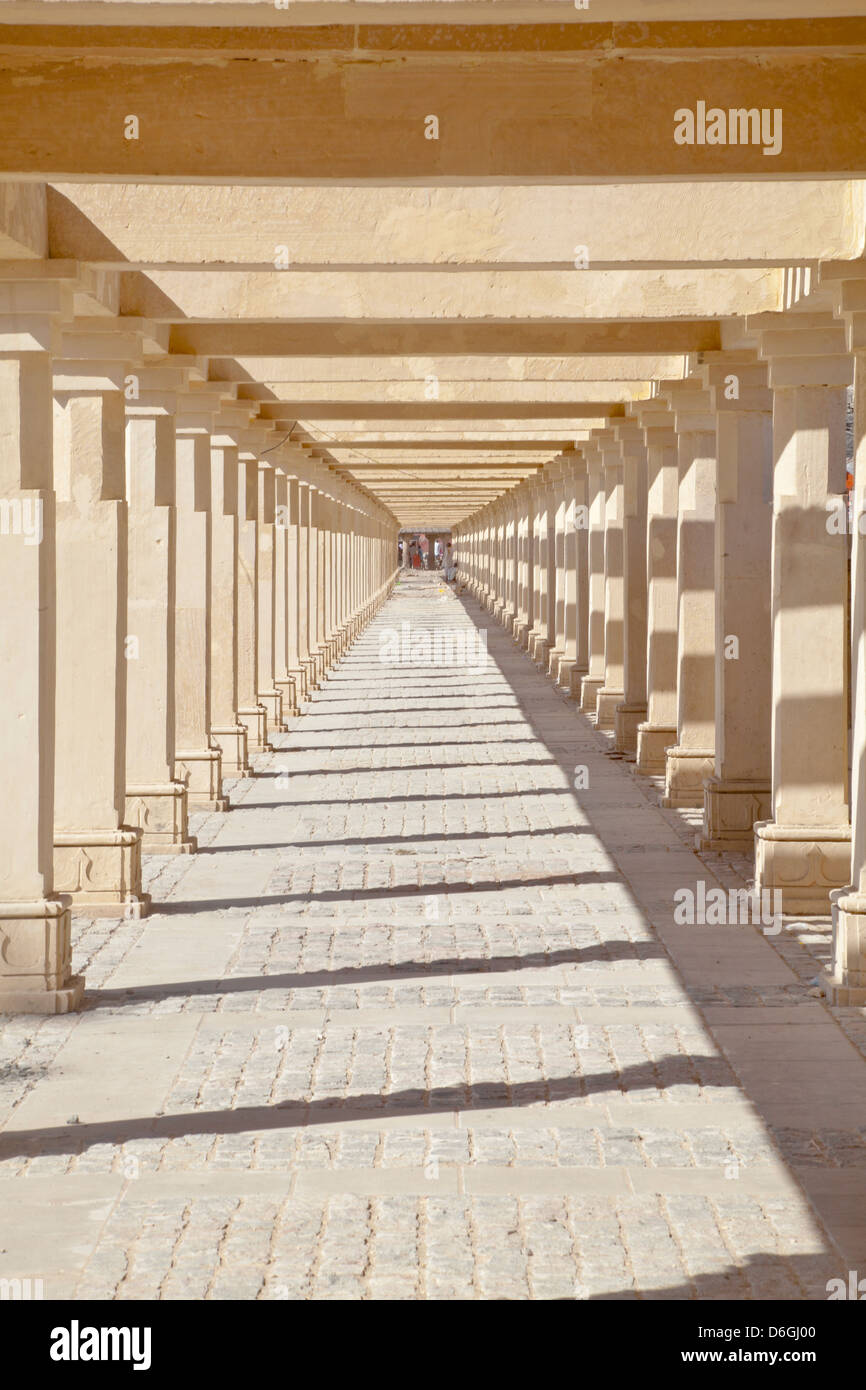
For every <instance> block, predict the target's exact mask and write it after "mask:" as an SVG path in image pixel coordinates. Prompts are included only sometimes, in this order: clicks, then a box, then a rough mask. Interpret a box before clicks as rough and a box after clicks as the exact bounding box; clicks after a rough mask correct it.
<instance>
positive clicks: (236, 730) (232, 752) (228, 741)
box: [210, 723, 253, 777]
mask: <svg viewBox="0 0 866 1390" xmlns="http://www.w3.org/2000/svg"><path fill="white" fill-rule="evenodd" d="M210 735H211V738H212V739H213V741H214V743H217V744H219V748H220V752H221V753H222V764H223V777H252V775H253V772H252V768H251V767H250V760H249V756H248V754H247V726H246V724H241V723H236V724H224V725H221V726H220V727H218V728H216V727H215V728H213V729H211V731H210Z"/></svg>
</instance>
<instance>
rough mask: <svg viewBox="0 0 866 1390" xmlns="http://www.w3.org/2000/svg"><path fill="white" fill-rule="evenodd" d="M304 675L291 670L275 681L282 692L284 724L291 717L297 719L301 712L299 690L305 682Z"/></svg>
mask: <svg viewBox="0 0 866 1390" xmlns="http://www.w3.org/2000/svg"><path fill="white" fill-rule="evenodd" d="M302 675H303V673H302V672H300V671H289V672H288V674H287V675H285V676H280V678H279V680H275V681H274V685H275V686H276V688H277V690H279V692H280V699H281V703H282V711H283V723H284V724H285V723H286V721H287V720H289V719H295V718H296V717H297V716H298V715H299V714H300V712H301V706H300V695H299V691H300V687H301V685H302V684H303V680H302Z"/></svg>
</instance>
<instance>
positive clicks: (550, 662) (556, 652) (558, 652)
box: [547, 647, 565, 681]
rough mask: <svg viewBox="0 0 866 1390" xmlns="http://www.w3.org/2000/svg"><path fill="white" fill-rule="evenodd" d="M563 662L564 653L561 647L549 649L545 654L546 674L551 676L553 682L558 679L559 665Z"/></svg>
mask: <svg viewBox="0 0 866 1390" xmlns="http://www.w3.org/2000/svg"><path fill="white" fill-rule="evenodd" d="M564 660H565V652H564V651H563V650H562V647H551V648H550V651H549V652H548V653H547V674H548V675H549V676H552V677H553V679H554V681H556V680H558V678H559V663H560V662H561V661H564Z"/></svg>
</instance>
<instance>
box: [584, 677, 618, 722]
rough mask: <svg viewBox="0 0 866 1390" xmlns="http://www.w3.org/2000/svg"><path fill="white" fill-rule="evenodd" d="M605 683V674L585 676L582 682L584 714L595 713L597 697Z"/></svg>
mask: <svg viewBox="0 0 866 1390" xmlns="http://www.w3.org/2000/svg"><path fill="white" fill-rule="evenodd" d="M603 685H604V676H584V677H583V679H582V681H581V682H580V708H581V709H582V710H583V713H584V714H595V705H596V699H597V696H598V692H599V691H600V690H601V688H602V686H603ZM620 698H622V697H620Z"/></svg>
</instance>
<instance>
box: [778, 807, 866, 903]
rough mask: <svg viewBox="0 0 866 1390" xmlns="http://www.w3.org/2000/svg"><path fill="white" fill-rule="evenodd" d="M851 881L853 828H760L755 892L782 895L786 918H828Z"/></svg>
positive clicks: (815, 826) (783, 826)
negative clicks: (837, 891)
mask: <svg viewBox="0 0 866 1390" xmlns="http://www.w3.org/2000/svg"><path fill="white" fill-rule="evenodd" d="M850 877H851V828H850V826H847V825H846V826H838V827H834V826H823V825H820V826H819V825H812V826H789V825H777V824H776V822H775V821H759V822H758V824H757V825H756V826H755V890H756V891H757V892H762V891H763V890H764V889H765V888H766V889H778V890H779V891H780V892H781V894H782V912H784V913H787V914H794V915H797V914H802V915H804V916H806V917H812V916H815V917H824V916H826V915H827V913H828V912H829V911H830V906H831V903H830V894H831V893H832V891H833V889H834V888H844V887H846V885H847V883H848V881H849V879H850Z"/></svg>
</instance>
